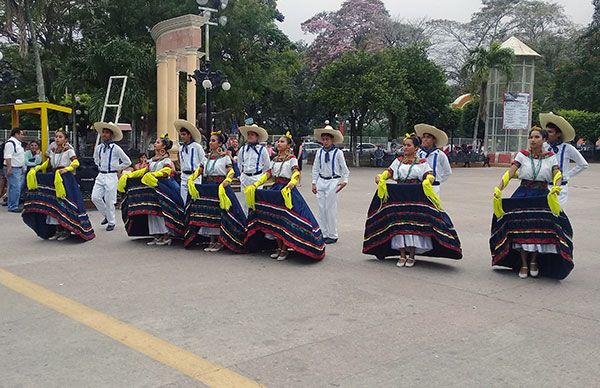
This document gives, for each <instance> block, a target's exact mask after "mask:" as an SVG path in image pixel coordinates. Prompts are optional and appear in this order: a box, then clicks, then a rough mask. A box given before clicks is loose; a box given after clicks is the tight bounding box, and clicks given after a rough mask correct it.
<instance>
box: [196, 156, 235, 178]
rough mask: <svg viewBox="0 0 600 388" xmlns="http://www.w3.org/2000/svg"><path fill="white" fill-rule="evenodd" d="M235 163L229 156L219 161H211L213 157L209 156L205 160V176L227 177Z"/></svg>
mask: <svg viewBox="0 0 600 388" xmlns="http://www.w3.org/2000/svg"><path fill="white" fill-rule="evenodd" d="M232 164H233V162H232V161H231V157H229V155H225V156H222V157H220V158H218V159H211V155H210V154H209V155H207V157H206V159H204V171H203V173H202V175H203V176H226V175H227V171H228V170H229V168H230V167H231V165H232Z"/></svg>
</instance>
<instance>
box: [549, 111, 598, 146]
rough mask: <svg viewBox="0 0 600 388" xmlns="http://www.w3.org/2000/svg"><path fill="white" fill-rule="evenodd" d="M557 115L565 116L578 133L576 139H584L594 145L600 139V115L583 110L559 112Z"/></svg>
mask: <svg viewBox="0 0 600 388" xmlns="http://www.w3.org/2000/svg"><path fill="white" fill-rule="evenodd" d="M557 114H559V115H561V116H563V117H564V118H565V119H567V121H569V123H571V125H572V126H573V128H575V131H576V133H577V136H576V139H577V138H580V137H583V138H585V140H587V141H590V142H592V143H595V142H596V139H598V137H600V113H599V112H587V111H582V110H559V111H558V112H557Z"/></svg>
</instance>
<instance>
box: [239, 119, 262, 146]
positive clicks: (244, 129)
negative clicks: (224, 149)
mask: <svg viewBox="0 0 600 388" xmlns="http://www.w3.org/2000/svg"><path fill="white" fill-rule="evenodd" d="M239 129H240V133H241V134H242V136H243V137H244V139H246V140H248V132H254V133H256V134H257V135H258V142H259V143H264V142H266V141H267V140H269V133H268V132H267V130H266V129H264V128H263V127H259V126H258V125H256V124H252V125H244V126H243V127H240V128H239Z"/></svg>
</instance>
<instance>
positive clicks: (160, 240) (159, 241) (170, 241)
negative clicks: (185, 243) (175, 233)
mask: <svg viewBox="0 0 600 388" xmlns="http://www.w3.org/2000/svg"><path fill="white" fill-rule="evenodd" d="M172 242H173V240H171V237H169V238H168V239H166V240H165V239H164V238H161V239H159V240H158V241H157V242H156V245H159V246H164V245H171V243H172Z"/></svg>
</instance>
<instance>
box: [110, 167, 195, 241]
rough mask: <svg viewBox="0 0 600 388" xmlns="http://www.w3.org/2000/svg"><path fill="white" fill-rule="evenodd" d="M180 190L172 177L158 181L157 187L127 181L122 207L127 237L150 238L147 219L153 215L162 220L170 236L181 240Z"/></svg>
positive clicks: (130, 179) (135, 180)
mask: <svg viewBox="0 0 600 388" xmlns="http://www.w3.org/2000/svg"><path fill="white" fill-rule="evenodd" d="M179 190H180V189H179V185H178V184H177V182H176V181H175V180H174V179H172V178H160V179H159V180H158V186H156V187H149V186H146V185H144V184H143V183H142V182H141V178H129V179H128V180H127V188H126V190H125V198H124V199H123V203H122V204H121V217H122V218H123V222H124V223H125V230H126V231H127V235H128V236H131V237H146V236H150V232H149V231H148V216H149V215H152V216H159V217H163V218H164V219H165V226H166V227H167V229H169V233H170V234H171V235H172V236H173V237H177V238H183V235H184V233H185V226H184V222H185V214H184V209H183V200H182V199H181V194H180V191H179Z"/></svg>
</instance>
